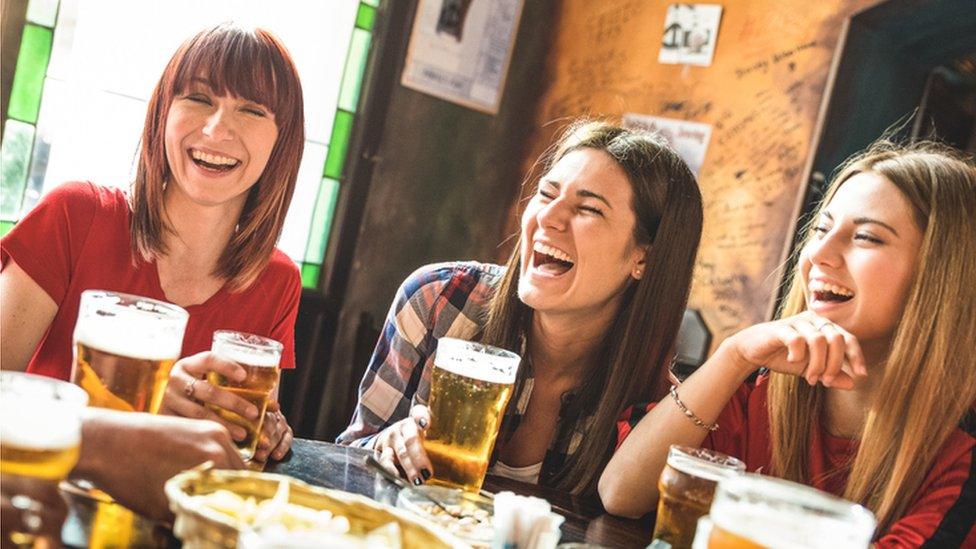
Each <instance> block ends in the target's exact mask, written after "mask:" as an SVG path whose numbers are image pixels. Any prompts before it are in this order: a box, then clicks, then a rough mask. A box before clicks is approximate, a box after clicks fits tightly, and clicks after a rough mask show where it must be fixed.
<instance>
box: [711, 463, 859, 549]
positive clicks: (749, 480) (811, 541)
mask: <svg viewBox="0 0 976 549" xmlns="http://www.w3.org/2000/svg"><path fill="white" fill-rule="evenodd" d="M710 516H711V519H712V522H713V523H714V524H715V526H718V527H721V528H722V529H723V530H726V531H728V532H729V533H732V534H735V535H738V536H742V537H744V538H746V539H749V540H752V541H754V542H756V543H759V544H762V545H765V546H767V547H789V548H802V549H839V548H846V547H858V548H863V547H867V546H868V544H869V543H870V541H871V537H872V535H873V534H874V528H875V520H874V515H872V514H871V512H870V511H868V510H867V509H865V508H864V507H861V506H860V505H856V504H854V503H852V502H849V501H846V500H843V499H841V498H838V497H836V496H832V495H830V494H827V493H824V492H821V491H819V490H817V489H815V488H811V487H809V486H804V485H801V484H796V483H793V482H788V481H785V480H780V479H772V478H769V477H763V476H760V475H755V474H744V475H738V476H736V477H734V478H729V479H727V480H723V481H721V482H720V483H719V488H718V490H717V492H716V496H715V501H714V502H713V503H712V508H711V511H710Z"/></svg>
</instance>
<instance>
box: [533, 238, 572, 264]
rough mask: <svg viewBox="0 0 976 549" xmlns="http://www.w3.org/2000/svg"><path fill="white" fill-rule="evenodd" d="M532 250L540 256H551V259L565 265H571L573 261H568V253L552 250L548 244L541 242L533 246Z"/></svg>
mask: <svg viewBox="0 0 976 549" xmlns="http://www.w3.org/2000/svg"><path fill="white" fill-rule="evenodd" d="M532 249H533V250H535V251H537V252H539V253H542V254H546V255H551V256H552V257H555V258H556V259H558V260H560V261H565V262H566V263H573V260H572V259H570V257H569V254H568V253H566V252H564V251H562V250H560V249H558V248H553V247H552V246H550V245H548V244H543V243H542V242H536V243H535V246H533V248H532Z"/></svg>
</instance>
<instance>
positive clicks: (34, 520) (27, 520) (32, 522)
mask: <svg viewBox="0 0 976 549" xmlns="http://www.w3.org/2000/svg"><path fill="white" fill-rule="evenodd" d="M10 505H11V507H13V508H14V509H17V510H18V511H20V513H21V520H22V521H23V523H24V529H25V530H26V533H28V534H36V533H38V532H40V531H41V526H43V525H44V519H43V517H41V513H40V511H41V504H40V503H39V502H37V501H35V500H34V499H33V498H31V497H30V496H25V495H23V494H17V495H16V496H14V497H12V498H10Z"/></svg>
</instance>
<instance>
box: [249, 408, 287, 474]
mask: <svg viewBox="0 0 976 549" xmlns="http://www.w3.org/2000/svg"><path fill="white" fill-rule="evenodd" d="M293 439H294V434H293V433H292V430H291V427H290V426H289V425H288V420H287V419H286V418H285V414H283V413H281V406H280V405H279V404H278V402H277V401H274V400H273V401H271V402H269V403H268V409H267V410H266V411H265V413H264V424H263V425H261V438H260V440H259V441H258V447H257V450H255V452H254V460H255V461H259V462H263V461H267V460H268V456H271V458H272V459H275V460H280V459H282V458H284V457H285V454H287V453H288V450H290V449H291V442H292V440H293Z"/></svg>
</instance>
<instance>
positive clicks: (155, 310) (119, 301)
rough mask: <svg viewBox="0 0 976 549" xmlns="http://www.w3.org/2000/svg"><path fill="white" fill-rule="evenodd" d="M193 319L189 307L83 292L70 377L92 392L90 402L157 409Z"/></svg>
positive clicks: (135, 409)
mask: <svg viewBox="0 0 976 549" xmlns="http://www.w3.org/2000/svg"><path fill="white" fill-rule="evenodd" d="M188 318H189V315H188V313H187V312H186V311H185V310H183V309H181V308H179V307H177V306H176V305H171V304H169V303H163V302H161V301H156V300H152V299H148V298H143V297H138V296H132V295H127V294H118V293H112V292H104V291H101V290H87V291H85V292H83V293H82V296H81V307H80V310H79V312H78V322H77V324H76V325H75V333H74V342H75V361H74V368H73V369H72V373H71V380H72V381H73V382H74V383H76V384H78V385H79V386H80V387H81V388H82V389H84V390H85V391H86V392H87V393H88V396H89V398H90V404H91V406H96V407H99V408H111V409H113V410H119V411H123V412H149V413H156V412H158V411H159V407H160V405H161V404H162V400H163V393H164V392H165V390H166V384H167V382H168V381H169V372H170V369H172V367H173V364H174V363H175V362H176V360H177V359H178V358H179V357H180V350H181V347H182V344H183V332H184V330H185V329H186V322H187V320H188Z"/></svg>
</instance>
